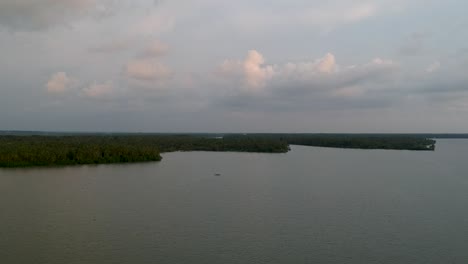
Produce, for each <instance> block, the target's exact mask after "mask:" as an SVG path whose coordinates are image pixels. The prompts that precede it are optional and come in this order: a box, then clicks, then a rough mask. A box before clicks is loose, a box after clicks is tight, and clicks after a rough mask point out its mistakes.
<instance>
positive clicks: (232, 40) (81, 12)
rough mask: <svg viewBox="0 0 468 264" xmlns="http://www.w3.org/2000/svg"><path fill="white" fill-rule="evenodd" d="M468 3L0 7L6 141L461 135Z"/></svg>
mask: <svg viewBox="0 0 468 264" xmlns="http://www.w3.org/2000/svg"><path fill="white" fill-rule="evenodd" d="M467 9H468V2H467V1H462V0H445V1H440V0H362V1H359V0H329V1H316V0H288V1H279V0H268V1H267V0H237V1H224V0H190V1H187V0H185V1H183V0H170V1H169V0H132V1H130V0H63V1H57V0H1V1H0V130H45V131H96V132H111V131H115V132H116V131H120V132H242V133H244V132H284V133H360V132H369V133H422V132H430V133H464V132H465V133H467V132H468V122H467V121H468V30H466V29H467V28H468V17H467V16H466V12H465V10H467Z"/></svg>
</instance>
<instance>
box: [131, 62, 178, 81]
mask: <svg viewBox="0 0 468 264" xmlns="http://www.w3.org/2000/svg"><path fill="white" fill-rule="evenodd" d="M125 74H126V76H127V77H129V78H131V79H135V80H139V81H157V80H161V79H166V78H168V77H169V76H170V75H171V70H170V69H169V68H168V67H167V66H166V65H164V64H162V63H160V62H157V61H153V60H149V59H136V60H133V61H130V62H129V63H127V65H126V66H125Z"/></svg>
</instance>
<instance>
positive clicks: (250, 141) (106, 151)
mask: <svg viewBox="0 0 468 264" xmlns="http://www.w3.org/2000/svg"><path fill="white" fill-rule="evenodd" d="M290 144H293V145H305V146H319V147H333V148H359V149H401V150H426V151H427V150H434V149H435V141H434V140H431V139H427V138H424V137H420V136H407V135H393V136H391V135H375V134H372V135H371V134H368V135H363V134H356V135H353V134H226V135H219V134H216V135H214V134H187V135H174V134H94V135H93V134H85V135H83V134H76V135H72V134H70V135H3V136H0V167H27V166H55V165H59V166H60V165H74V164H103V163H125V162H144V161H159V160H161V156H160V153H162V152H172V151H240V152H265V153H285V152H287V151H289V145H290Z"/></svg>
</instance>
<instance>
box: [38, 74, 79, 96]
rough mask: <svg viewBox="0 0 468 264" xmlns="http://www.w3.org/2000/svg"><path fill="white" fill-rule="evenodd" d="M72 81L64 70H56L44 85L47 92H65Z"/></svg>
mask: <svg viewBox="0 0 468 264" xmlns="http://www.w3.org/2000/svg"><path fill="white" fill-rule="evenodd" d="M73 82H74V81H73V79H71V78H70V77H68V76H67V74H66V73H65V72H57V73H54V74H53V75H52V76H51V77H50V79H49V81H48V82H47V84H46V85H45V86H46V88H47V92H48V93H52V94H60V93H64V92H66V91H67V90H68V89H69V88H70V86H71V85H72V84H73Z"/></svg>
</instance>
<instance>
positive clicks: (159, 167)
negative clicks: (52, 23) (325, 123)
mask: <svg viewBox="0 0 468 264" xmlns="http://www.w3.org/2000/svg"><path fill="white" fill-rule="evenodd" d="M467 153H468V140H455V139H453V140H438V143H437V151H436V152H411V151H393V150H345V149H328V148H316V147H300V146H293V147H292V151H291V152H290V153H287V154H252V153H210V152H191V153H167V154H165V155H164V159H163V161H162V162H160V163H158V162H156V163H144V164H130V165H102V166H80V167H66V168H32V169H6V170H5V169H4V170H0V263H8V264H16V263H28V264H29V263H48V264H55V263H57V264H64V263H72V264H73V263H80V264H81V263H86V264H87V263H101V264H102V263H159V264H161V263H223V264H229V263H337V264H338V263H339V264H343V263H347V264H349V263H351V264H353V263H356V264H358V263H359V264H364V263H379V264H382V263H389V264H394V263H398V264H405V263H408V264H418V263H421V264H430V263H434V264H435V263H437V264H440V263H468V250H467V249H468V160H467V158H466V157H467ZM216 174H219V175H216Z"/></svg>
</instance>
